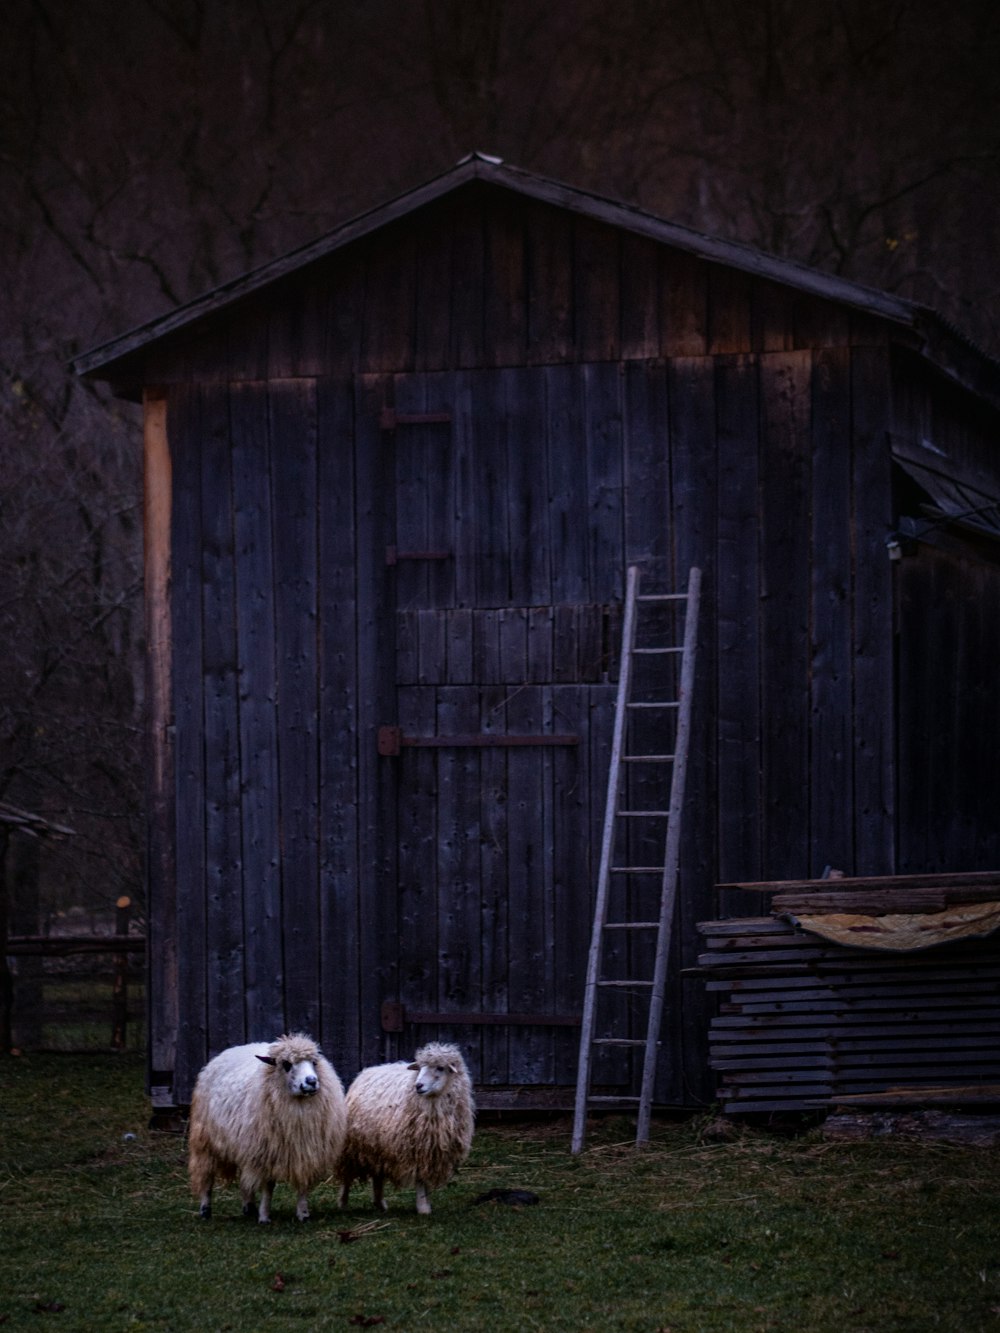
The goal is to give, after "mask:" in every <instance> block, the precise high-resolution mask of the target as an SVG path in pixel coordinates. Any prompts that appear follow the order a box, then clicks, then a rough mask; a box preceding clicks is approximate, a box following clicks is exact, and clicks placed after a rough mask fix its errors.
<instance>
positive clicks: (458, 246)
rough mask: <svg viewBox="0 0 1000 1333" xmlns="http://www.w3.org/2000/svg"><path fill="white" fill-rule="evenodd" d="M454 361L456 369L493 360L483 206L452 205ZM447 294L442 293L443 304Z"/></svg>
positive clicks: (469, 203) (469, 202)
mask: <svg viewBox="0 0 1000 1333" xmlns="http://www.w3.org/2000/svg"><path fill="white" fill-rule="evenodd" d="M451 213H452V218H453V221H452V224H451V225H452V245H451V286H450V291H449V297H450V304H451V361H450V364H451V365H452V366H455V367H463V368H464V367H470V366H482V365H486V364H488V362H489V361H490V360H492V349H491V348H490V347H489V344H488V340H487V338H486V327H485V324H484V312H485V259H486V251H485V239H484V235H483V225H484V224H483V217H484V209H483V206H482V204H481V202H478V201H476V200H474V199H473V200H463V201H461V202H460V203H458V204H457V205H455V204H453V205H452V210H451ZM442 297H443V293H439V295H438V298H437V299H438V300H441V299H442Z"/></svg>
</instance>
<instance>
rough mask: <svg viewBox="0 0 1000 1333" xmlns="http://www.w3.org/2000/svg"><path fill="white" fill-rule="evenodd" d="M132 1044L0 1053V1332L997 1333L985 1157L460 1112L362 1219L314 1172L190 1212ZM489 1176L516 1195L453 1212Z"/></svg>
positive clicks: (990, 1181)
mask: <svg viewBox="0 0 1000 1333" xmlns="http://www.w3.org/2000/svg"><path fill="white" fill-rule="evenodd" d="M148 1115H149V1111H148V1105H147V1102H146V1098H145V1095H144V1092H143V1072H142V1063H141V1059H140V1058H139V1057H137V1056H135V1055H134V1054H126V1055H120V1056H109V1055H91V1056H67V1055H46V1056H40V1055H33V1056H23V1057H20V1058H7V1059H4V1060H2V1061H0V1190H2V1193H0V1218H2V1221H0V1232H2V1243H0V1326H2V1327H3V1329H4V1333H6V1330H7V1329H34V1330H37V1329H40V1328H49V1327H51V1328H55V1329H59V1330H64V1331H69V1330H81V1331H82V1330H98V1329H109V1330H116V1329H122V1330H125V1329H157V1330H188V1329H191V1330H195V1329H197V1330H203V1331H211V1330H227V1329H232V1330H241V1331H243V1333H256V1330H263V1329H292V1328H296V1329H314V1328H316V1329H320V1328H323V1329H325V1328H330V1329H340V1328H343V1329H350V1328H352V1327H353V1328H366V1327H367V1328H374V1327H378V1328H385V1329H395V1330H400V1329H402V1330H411V1331H412V1333H417V1330H422V1329H435V1330H441V1329H442V1328H446V1329H447V1330H448V1331H449V1333H475V1331H476V1330H486V1329H490V1330H498V1331H501V1333H503V1331H505V1330H517V1331H518V1333H519V1331H520V1330H533V1329H551V1330H568V1331H571V1333H585V1331H586V1330H594V1333H605V1330H642V1333H656V1330H672V1331H673V1333H694V1331H696V1330H697V1331H698V1333H702V1331H704V1333H716V1330H719V1331H721V1330H735V1331H736V1333H755V1330H762V1331H763V1330H788V1333H834V1331H836V1333H845V1331H846V1333H862V1331H863V1330H872V1333H887V1331H889V1330H898V1331H899V1333H921V1330H925V1329H926V1330H932V1329H934V1330H955V1331H956V1333H958V1331H959V1330H960V1331H961V1333H974V1331H975V1330H983V1329H985V1330H989V1329H997V1330H998V1333H1000V1175H998V1167H1000V1153H998V1152H997V1151H995V1150H989V1151H985V1150H982V1149H978V1150H977V1149H967V1148H945V1147H928V1146H927V1145H919V1146H918V1145H914V1144H911V1145H907V1144H905V1143H900V1142H896V1141H887V1140H883V1141H881V1142H879V1143H876V1144H870V1143H869V1144H836V1145H834V1144H829V1143H824V1142H823V1141H822V1140H821V1139H820V1138H819V1137H818V1135H817V1134H815V1133H812V1134H807V1135H804V1136H802V1137H798V1138H787V1137H777V1136H775V1135H772V1134H768V1133H765V1132H763V1131H760V1130H750V1129H742V1130H740V1131H739V1132H738V1133H737V1135H736V1137H735V1138H733V1139H731V1140H729V1141H723V1142H715V1141H710V1140H709V1139H708V1138H707V1136H706V1134H705V1129H706V1123H707V1122H706V1121H705V1120H691V1121H686V1122H683V1123H663V1124H656V1125H655V1126H654V1141H653V1142H652V1144H651V1145H650V1146H649V1147H648V1148H645V1149H642V1150H637V1149H636V1148H635V1146H634V1144H633V1143H632V1142H631V1126H630V1125H629V1123H628V1122H627V1121H626V1120H623V1119H614V1120H608V1121H604V1122H603V1123H600V1124H598V1125H597V1126H595V1128H594V1131H593V1132H592V1133H591V1134H590V1135H589V1137H588V1143H587V1148H586V1151H585V1152H584V1154H582V1155H581V1157H579V1158H574V1157H572V1156H571V1155H570V1153H569V1134H570V1127H569V1123H568V1121H567V1120H566V1119H560V1120H558V1121H547V1122H542V1123H528V1124H524V1123H516V1124H514V1123H500V1124H495V1123H485V1124H482V1125H480V1126H479V1128H478V1130H477V1134H476V1142H475V1146H474V1149H473V1154H472V1158H471V1159H470V1161H469V1163H468V1164H467V1165H466V1167H465V1168H464V1169H463V1170H462V1172H461V1174H460V1175H459V1176H458V1177H457V1179H456V1180H455V1182H454V1183H453V1184H452V1185H451V1186H449V1187H448V1188H447V1189H445V1190H442V1191H440V1192H439V1193H437V1194H435V1195H434V1196H433V1197H432V1204H433V1208H434V1212H433V1214H432V1216H431V1217H429V1218H424V1217H418V1216H417V1215H416V1213H415V1211H414V1210H413V1194H412V1192H405V1191H404V1192H401V1193H391V1192H390V1193H389V1194H388V1195H387V1197H388V1199H389V1204H390V1208H389V1212H388V1213H387V1214H385V1215H384V1216H382V1217H379V1218H376V1217H375V1215H374V1214H373V1213H372V1212H371V1210H370V1208H369V1206H368V1199H367V1195H366V1193H365V1192H363V1191H362V1190H361V1189H360V1188H359V1187H356V1190H355V1195H354V1196H353V1198H352V1207H351V1208H350V1209H349V1210H348V1211H346V1212H344V1213H341V1212H340V1211H339V1210H338V1209H337V1208H336V1203H335V1192H334V1188H333V1186H332V1185H329V1184H326V1185H322V1186H320V1187H319V1188H318V1189H317V1190H316V1191H315V1193H314V1195H313V1198H312V1211H313V1220H312V1221H310V1222H309V1223H307V1224H305V1225H300V1224H298V1223H296V1222H295V1220H294V1215H293V1213H294V1199H293V1198H292V1196H291V1194H290V1192H289V1191H288V1189H287V1187H282V1186H279V1187H278V1190H277V1192H276V1195H275V1206H274V1210H273V1216H274V1221H273V1223H272V1225H271V1226H270V1227H260V1226H258V1225H257V1224H256V1223H255V1222H248V1221H246V1220H245V1219H244V1218H243V1217H242V1216H241V1214H240V1207H239V1198H238V1195H237V1193H236V1192H235V1191H233V1190H226V1191H220V1192H218V1194H217V1198H216V1206H215V1216H214V1217H213V1220H212V1221H211V1222H208V1223H205V1222H202V1221H201V1220H200V1219H199V1218H198V1217H197V1214H196V1211H195V1206H194V1203H193V1201H192V1199H191V1198H190V1196H189V1194H188V1191H187V1180H186V1172H185V1147H184V1142H183V1140H182V1139H181V1138H180V1137H178V1136H176V1135H165V1134H160V1133H154V1132H150V1131H149V1130H148V1129H147V1120H148ZM494 1188H501V1189H506V1188H518V1189H524V1190H529V1191H532V1192H534V1193H535V1194H537V1195H538V1197H539V1202H538V1204H537V1205H534V1206H527V1207H509V1206H506V1205H503V1204H497V1203H480V1204H477V1203H476V1202H475V1200H476V1198H477V1196H478V1195H480V1194H481V1193H484V1192H486V1191H488V1190H490V1189H494Z"/></svg>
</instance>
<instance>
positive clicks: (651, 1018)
mask: <svg viewBox="0 0 1000 1333" xmlns="http://www.w3.org/2000/svg"><path fill="white" fill-rule="evenodd" d="M639 581H640V569H639V567H638V566H636V565H631V566H629V569H628V576H627V583H626V596H625V615H624V620H623V626H622V652H621V661H620V663H619V675H618V691H617V695H616V701H615V721H614V732H613V736H612V746H611V758H610V764H609V772H608V791H607V800H606V804H605V810H604V824H603V828H602V834H601V859H600V867H599V870H598V877H597V891H596V895H595V904H594V924H593V930H592V933H591V940H590V950H589V953H588V957H587V975H586V982H585V988H584V999H583V1014H582V1021H581V1027H580V1056H579V1064H578V1069H577V1084H576V1102H575V1108H574V1117H573V1141H572V1151H573V1152H574V1153H578V1152H580V1150H581V1149H582V1147H583V1140H584V1135H585V1132H586V1120H587V1107H588V1104H597V1103H599V1102H600V1101H601V1100H607V1099H601V1098H598V1097H594V1096H591V1094H590V1082H591V1068H592V1061H593V1051H594V1047H595V1046H598V1045H600V1046H623V1047H624V1046H634V1047H639V1046H641V1047H642V1048H643V1064H642V1077H641V1087H640V1092H639V1095H638V1096H637V1097H636V1096H633V1097H630V1098H627V1099H625V1100H628V1101H631V1102H634V1103H636V1104H637V1110H638V1115H637V1122H636V1142H637V1143H643V1142H646V1141H648V1138H649V1122H650V1114H651V1110H652V1102H653V1091H654V1087H655V1082H656V1065H657V1052H658V1048H659V1037H660V1025H661V1023H662V1018H663V1005H664V999H665V993H666V981H667V970H668V966H669V959H670V948H671V939H672V933H673V919H674V916H675V905H676V896H677V880H678V874H679V866H680V838H681V813H682V810H683V806H684V791H685V783H686V777H687V761H688V751H689V748H690V735H691V710H692V702H693V696H694V683H695V657H696V651H697V636H698V610H699V602H700V593H701V571H700V569H698V568H696V567H692V568H691V570H690V571H689V575H688V587H687V591H686V592H685V593H673V594H666V595H663V594H650V595H647V596H643V595H641V594H640V593H639ZM643 602H684V603H685V620H684V636H683V643H682V645H681V646H680V647H676V648H675V647H671V648H669V649H646V648H641V649H640V648H636V645H635V640H636V627H637V620H638V611H639V604H640V603H643ZM659 652H663V653H666V652H672V653H680V654H681V661H680V667H681V672H680V682H679V684H678V690H677V699H676V700H673V701H669V702H666V701H665V702H664V703H657V704H651V705H647V706H649V707H654V708H662V707H667V708H675V709H676V710H677V722H676V731H675V740H674V747H673V753H672V754H670V755H656V756H652V755H651V756H643V755H626V754H625V753H624V750H625V748H626V740H627V737H628V735H629V730H628V727H629V715H630V713H632V712H633V710H635V709H636V707H637V705H636V704H634V703H632V702H630V691H631V687H632V667H633V661H634V658H635V657H636V656H637V655H639V654H649V653H659ZM639 707H641V705H640V706H639ZM649 759H655V760H658V761H664V760H669V761H670V762H671V763H672V764H673V772H672V775H671V783H670V799H669V808H668V810H666V811H660V810H655V811H628V810H621V809H620V808H619V806H620V802H621V794H622V778H623V773H624V771H625V765H626V764H627V763H630V762H643V761H644V760H647V761H648V760H649ZM629 815H632V816H640V815H646V816H656V817H658V818H662V819H665V820H666V826H667V827H666V838H665V850H664V858H663V864H662V866H650V867H628V866H625V867H618V866H615V865H614V850H615V835H616V821H617V820H618V819H619V818H626V817H627V816H629ZM634 871H638V872H639V873H656V874H660V875H661V884H660V910H659V917H658V920H657V921H655V922H650V921H645V922H624V921H623V922H612V923H609V922H608V920H607V915H608V898H609V894H610V885H611V876H612V875H613V874H616V873H630V872H634ZM653 928H655V930H656V945H655V955H654V970H653V977H652V979H651V980H649V979H644V980H642V981H628V982H619V983H615V982H610V981H602V979H601V968H602V961H603V959H602V955H603V943H604V932H605V931H606V930H609V929H621V930H629V929H653ZM615 985H618V986H619V987H620V986H626V987H635V986H640V987H642V988H647V987H648V988H649V990H650V999H649V1014H648V1023H647V1029H646V1036H645V1039H641V1038H635V1039H625V1038H602V1039H599V1040H598V1039H595V1037H594V1030H595V1025H596V1009H597V1002H598V995H599V992H600V991H601V989H602V988H608V987H613V986H615ZM611 1100H614V1101H620V1100H622V1099H621V1098H612V1099H611Z"/></svg>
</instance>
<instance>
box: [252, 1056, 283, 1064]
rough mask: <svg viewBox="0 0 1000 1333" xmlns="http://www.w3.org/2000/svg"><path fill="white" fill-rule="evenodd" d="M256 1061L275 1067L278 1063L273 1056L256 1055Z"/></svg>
mask: <svg viewBox="0 0 1000 1333" xmlns="http://www.w3.org/2000/svg"><path fill="white" fill-rule="evenodd" d="M257 1059H258V1060H260V1061H261V1062H262V1063H263V1064H265V1065H276V1064H277V1063H278V1062H277V1060H276V1059H275V1058H274V1056H273V1055H258V1056H257Z"/></svg>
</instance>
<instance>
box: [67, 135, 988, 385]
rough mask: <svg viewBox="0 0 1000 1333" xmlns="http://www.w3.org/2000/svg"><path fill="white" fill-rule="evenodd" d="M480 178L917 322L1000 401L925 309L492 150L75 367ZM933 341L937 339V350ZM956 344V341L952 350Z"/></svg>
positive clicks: (963, 345) (170, 328)
mask: <svg viewBox="0 0 1000 1333" xmlns="http://www.w3.org/2000/svg"><path fill="white" fill-rule="evenodd" d="M473 181H482V182H486V183H488V184H490V185H493V186H497V187H499V188H501V189H506V190H510V191H511V192H513V193H515V194H519V195H521V196H523V197H525V198H529V199H535V200H539V201H541V202H543V203H547V204H552V205H554V206H556V207H558V208H564V209H567V210H568V211H569V212H572V213H578V214H580V215H582V216H584V217H587V218H590V219H592V220H594V221H598V222H603V223H606V224H609V225H611V226H614V227H620V228H622V229H623V230H626V231H630V232H633V233H635V234H636V235H639V236H646V237H649V238H650V239H652V240H654V241H659V242H661V243H662V244H664V245H668V246H672V247H674V248H676V249H678V250H682V251H684V252H686V253H687V254H691V255H696V256H698V257H699V258H701V259H704V260H706V261H707V262H709V263H715V264H721V265H724V266H727V267H729V268H733V269H738V270H740V271H742V272H744V273H749V274H752V275H754V276H755V277H759V278H766V279H768V280H770V281H772V282H777V283H781V284H782V285H784V286H787V287H792V288H795V289H797V290H799V291H802V292H805V293H808V294H810V295H813V296H817V297H821V298H823V299H825V300H829V301H836V302H840V303H842V304H844V305H848V306H851V307H853V308H855V309H858V310H862V311H865V312H867V313H868V314H871V315H876V316H879V317H881V318H883V319H887V320H890V321H892V322H894V323H897V324H899V325H902V326H905V327H907V328H910V329H917V330H919V331H921V332H923V333H924V342H925V348H926V350H927V351H928V355H930V356H931V359H932V360H934V361H935V362H937V363H938V364H939V365H941V367H942V369H945V370H947V371H948V372H949V373H951V374H954V375H955V377H956V378H958V379H960V380H962V381H963V382H964V383H966V384H967V386H968V387H972V388H974V389H976V391H978V392H984V393H987V394H988V395H989V396H990V397H994V396H996V398H997V399H998V400H1000V366H998V365H997V364H996V363H995V362H992V361H990V360H989V358H987V357H985V356H984V354H983V353H981V352H980V351H979V350H978V349H976V348H975V347H973V346H972V344H971V343H969V342H968V340H966V339H965V338H963V337H962V335H961V334H959V333H958V332H957V331H956V330H954V329H953V328H952V327H951V326H950V325H948V324H947V323H946V322H945V321H944V320H942V319H941V318H940V317H939V316H937V315H936V314H935V313H934V312H933V311H931V310H929V309H928V308H926V307H924V306H921V305H918V304H916V303H914V302H912V301H907V300H904V299H902V298H900V297H897V296H892V295H890V294H888V293H886V292H882V291H878V290H876V289H875V288H871V287H866V286H864V285H862V284H861V283H857V282H852V281H850V280H849V279H846V278H841V277H838V276H837V275H836V274H831V273H824V272H823V271H822V270H819V269H815V268H810V267H809V266H808V265H806V264H800V263H797V262H796V261H794V260H790V259H780V258H778V257H776V256H774V255H769V254H766V253H764V252H763V251H760V250H755V249H754V248H753V247H752V246H749V245H743V244H741V243H739V242H737V241H727V240H722V239H720V238H718V237H713V236H706V235H703V234H702V233H701V232H697V231H694V230H692V229H691V228H689V227H683V226H680V225H678V224H677V223H674V222H666V221H664V220H663V219H662V218H659V217H657V216H655V215H654V214H652V213H647V212H645V211H644V210H643V209H641V208H636V207H634V206H632V205H630V204H624V203H620V202H618V201H615V200H612V199H607V198H604V197H602V196H600V195H596V194H593V193H591V192H589V191H587V190H582V189H579V188H577V187H576V186H572V185H565V184H563V183H561V182H559V181H554V180H550V179H548V178H546V177H543V176H538V175H535V174H534V173H532V172H529V171H523V170H522V169H520V168H519V167H513V166H509V165H508V164H507V163H505V162H503V161H501V160H500V159H499V158H495V157H489V156H487V155H486V154H483V153H470V154H469V155H468V156H467V157H464V158H462V160H461V161H460V162H458V163H457V164H456V165H455V166H454V167H452V168H451V169H450V170H448V171H446V172H444V173H443V174H442V175H440V176H437V177H435V178H433V179H432V180H430V181H427V182H426V183H425V184H423V185H419V186H417V187H416V188H415V189H412V190H409V191H407V192H406V193H405V194H402V195H400V196H398V198H396V199H393V200H391V201H389V202H388V203H385V204H380V205H379V206H377V207H375V208H373V209H370V210H369V211H368V212H366V213H362V214H360V215H359V216H358V217H355V218H353V219H351V220H350V221H348V222H345V223H343V224H342V225H341V226H339V227H336V228H334V230H333V231H331V232H328V233H327V234H326V235H324V236H321V237H320V238H319V239H317V240H315V241H311V242H309V243H308V244H306V245H303V246H300V247H299V248H298V249H296V250H293V251H291V252H290V253H289V254H286V255H284V256H283V257H282V258H280V259H276V260H273V261H272V262H271V263H268V264H264V265H263V266H262V267H260V268H257V269H254V270H252V271H251V272H250V273H246V274H244V275H242V276H241V277H237V278H234V279H232V280H231V281H230V282H226V283H223V284H222V285H221V286H219V287H216V288H214V289H213V290H212V291H209V292H205V293H204V294H203V295H201V296H199V297H196V298H195V299H194V300H193V301H189V302H187V303H186V304H184V305H181V306H178V307H177V308H176V309H175V310H172V311H170V312H169V313H168V314H166V315H162V316H160V317H158V318H156V319H153V320H150V321H149V322H148V323H146V324H142V325H140V326H139V327H138V328H136V329H133V330H132V331H131V332H129V333H126V334H123V335H122V336H120V337H118V338H114V339H112V340H111V341H110V342H107V343H104V344H103V345H102V346H99V347H96V348H94V349H92V350H91V351H89V352H85V353H83V354H81V355H80V356H79V357H77V358H76V359H75V360H74V361H73V363H72V365H73V369H74V370H75V371H76V373H77V374H79V375H89V376H93V377H94V378H97V379H101V378H105V377H108V378H110V377H111V376H110V375H109V374H108V372H109V370H110V368H111V367H112V366H113V364H114V363H115V362H116V361H118V360H119V359H120V358H122V357H125V356H128V355H130V354H131V353H133V352H136V351H139V350H140V349H142V348H145V347H147V346H148V345H150V344H151V343H153V342H155V341H156V340H157V339H159V338H163V337H165V336H166V335H168V334H172V333H175V332H177V331H178V330H180V329H183V328H185V327H186V326H188V325H190V324H193V323H195V322H196V321H197V320H199V319H201V318H203V317H204V316H207V315H210V314H215V313H217V312H218V311H221V310H224V309H225V308H226V307H227V306H229V305H230V304H232V303H233V302H235V301H237V300H240V299H241V298H243V297H245V296H248V295H250V294H251V293H253V292H256V291H259V290H260V289H261V288H263V287H266V286H267V285H268V284H270V283H273V282H275V281H277V280H278V279H280V278H284V277H286V276H288V275H289V274H292V273H295V272H296V271H297V270H299V269H301V268H303V267H305V266H306V265H307V264H310V263H312V262H314V261H316V260H319V259H324V258H326V257H327V256H328V255H332V254H334V253H335V252H336V251H338V250H340V249H342V248H343V247H344V246H346V245H349V244H351V243H352V242H354V241H357V240H360V239H362V238H364V237H366V236H369V235H371V234H372V233H374V232H376V231H378V230H379V229H380V228H382V227H385V226H387V225H388V224H389V223H391V222H395V221H397V220H399V219H401V218H405V217H407V216H408V215H410V214H412V213H415V212H416V211H417V210H418V209H421V208H423V207H424V206H426V205H428V204H431V203H434V202H435V201H436V200H438V199H441V198H443V197H444V196H446V195H448V194H451V193H453V192H454V191H456V190H459V189H461V188H462V187H463V186H466V185H468V184H469V183H470V182H473ZM930 344H933V350H931V348H930V346H929V345H930ZM946 345H951V351H950V353H949V351H948V349H947V346H946ZM942 353H943V355H942ZM970 357H971V358H972V360H973V361H974V362H976V363H977V365H976V368H975V373H974V374H973V379H974V380H979V379H980V378H982V374H983V369H984V365H983V363H985V364H986V365H987V366H988V367H989V371H988V373H987V374H986V379H987V380H988V381H990V386H989V388H987V387H986V386H984V385H980V384H975V383H973V384H970V383H969V377H968V374H967V370H968V367H967V366H966V367H965V368H964V372H963V371H960V370H957V369H956V367H957V365H958V364H959V363H965V362H967V361H968V359H969V358H970Z"/></svg>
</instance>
